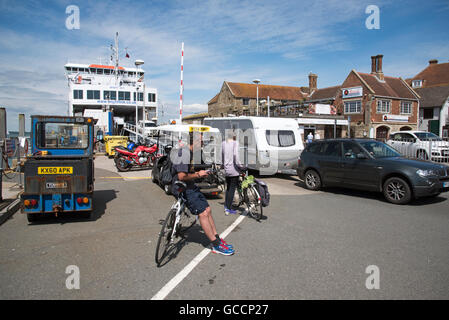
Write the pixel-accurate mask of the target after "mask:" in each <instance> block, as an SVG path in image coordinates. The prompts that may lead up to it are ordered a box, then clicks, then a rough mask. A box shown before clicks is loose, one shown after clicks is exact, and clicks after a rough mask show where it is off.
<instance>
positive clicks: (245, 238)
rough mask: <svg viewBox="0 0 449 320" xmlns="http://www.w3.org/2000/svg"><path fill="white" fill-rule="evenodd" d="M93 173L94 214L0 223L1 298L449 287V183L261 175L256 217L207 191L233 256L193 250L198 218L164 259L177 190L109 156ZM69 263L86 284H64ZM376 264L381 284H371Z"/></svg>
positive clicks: (386, 295) (443, 293) (348, 293)
mask: <svg viewBox="0 0 449 320" xmlns="http://www.w3.org/2000/svg"><path fill="white" fill-rule="evenodd" d="M95 178H96V181H95V193H94V207H95V210H94V212H93V214H92V216H91V217H90V218H86V217H82V216H78V215H70V214H66V215H61V216H59V217H57V218H55V217H49V218H48V219H44V220H42V221H40V222H38V223H34V224H29V223H28V222H27V220H26V216H25V215H22V214H19V213H17V214H15V215H14V216H12V218H11V219H9V220H8V221H7V222H6V223H4V224H3V225H1V226H0V299H74V300H76V299H151V298H153V297H155V295H156V294H158V293H159V292H160V291H161V289H162V288H167V286H168V287H169V290H168V291H166V293H167V294H166V295H165V296H164V298H165V299H168V300H177V299H192V300H228V299H236V300H252V299H257V300H265V299H280V300H284V299H288V300H291V299H449V251H448V250H447V244H448V243H449V233H448V232H447V230H448V228H449V212H448V210H447V208H448V203H449V202H448V200H449V197H448V193H443V194H441V195H440V196H438V197H435V198H428V199H421V200H419V201H414V202H412V203H411V204H410V205H407V206H397V205H392V204H390V203H388V202H386V201H385V200H383V198H382V195H381V194H378V193H370V192H361V191H360V192H357V191H351V190H347V189H342V188H328V189H325V190H323V191H319V192H311V191H309V190H306V189H305V188H304V187H303V183H302V182H301V181H300V180H298V179H297V178H296V177H294V176H285V175H276V176H272V177H261V178H262V180H264V181H265V182H267V184H268V187H269V190H270V193H271V195H272V197H271V203H270V206H269V207H266V208H264V215H265V219H263V220H261V221H260V222H257V221H255V220H254V219H251V218H250V217H245V216H240V215H230V216H225V215H224V212H223V202H224V199H223V198H222V197H218V198H210V199H209V200H208V201H209V204H210V206H211V208H212V214H213V217H214V221H215V224H216V226H217V229H218V232H219V233H223V232H225V231H227V230H231V229H232V231H231V232H229V233H228V234H227V235H226V241H227V242H229V243H231V244H233V245H234V247H235V248H236V253H235V254H234V255H233V256H231V257H226V256H221V255H216V254H206V255H205V256H204V257H202V258H201V260H200V259H198V257H199V255H200V254H201V253H202V252H204V250H205V248H206V247H207V245H208V240H207V238H206V237H205V235H204V233H203V232H202V231H201V228H200V227H199V226H198V225H195V226H194V227H192V229H190V230H189V232H188V233H187V235H186V238H185V239H184V240H183V241H181V242H180V245H179V247H178V250H177V251H176V252H174V254H173V255H172V256H171V257H170V259H169V260H168V261H167V262H166V263H165V264H164V265H163V266H161V267H159V268H158V267H157V266H156V263H155V262H154V253H155V247H156V241H157V237H158V234H159V231H160V228H161V223H162V222H163V220H164V219H165V216H166V215H167V213H168V211H169V209H170V206H171V205H172V204H173V202H174V198H173V197H171V196H167V195H165V193H164V191H163V190H162V189H161V188H160V187H158V186H157V185H155V184H153V183H152V182H151V180H150V171H149V170H144V171H131V172H125V173H118V172H117V170H115V168H114V166H113V161H112V159H108V158H106V157H97V159H96V160H95ZM206 253H207V252H206ZM192 262H193V268H191V269H190V268H189V266H192ZM70 266H76V267H77V268H78V270H79V275H80V287H79V289H69V288H68V287H67V285H66V284H67V281H69V279H70V278H69V277H70V275H71V272H70V270H71V269H70ZM372 266H375V267H377V268H378V270H379V272H380V273H379V279H380V281H379V288H378V289H369V288H368V287H367V282H368V280H369V277H370V274H369V270H371V269H370V267H372ZM179 275H182V278H181V281H179V282H177V284H176V285H175V286H170V284H171V283H173V279H177V277H178V278H179Z"/></svg>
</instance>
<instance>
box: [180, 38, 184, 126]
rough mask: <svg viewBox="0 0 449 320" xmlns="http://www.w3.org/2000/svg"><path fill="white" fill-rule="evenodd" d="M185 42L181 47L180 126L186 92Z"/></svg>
mask: <svg viewBox="0 0 449 320" xmlns="http://www.w3.org/2000/svg"><path fill="white" fill-rule="evenodd" d="M183 74H184V42H183V43H182V47H181V86H180V88H179V124H182V93H183V92H184V82H183Z"/></svg>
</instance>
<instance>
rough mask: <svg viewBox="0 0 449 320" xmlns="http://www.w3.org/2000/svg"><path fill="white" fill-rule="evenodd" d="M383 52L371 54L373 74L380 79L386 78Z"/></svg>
mask: <svg viewBox="0 0 449 320" xmlns="http://www.w3.org/2000/svg"><path fill="white" fill-rule="evenodd" d="M383 57H384V56H383V55H382V54H378V55H377V56H371V74H374V75H375V76H376V77H377V78H378V79H379V80H382V81H383V80H384V73H383V72H382V58H383Z"/></svg>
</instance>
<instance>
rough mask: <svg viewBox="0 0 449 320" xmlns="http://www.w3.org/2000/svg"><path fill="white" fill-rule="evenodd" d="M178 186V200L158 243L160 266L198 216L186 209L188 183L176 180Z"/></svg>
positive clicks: (165, 222) (163, 225)
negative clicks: (177, 240)
mask: <svg viewBox="0 0 449 320" xmlns="http://www.w3.org/2000/svg"><path fill="white" fill-rule="evenodd" d="M175 185H176V186H177V187H178V191H179V197H178V200H177V201H176V202H175V203H174V204H173V205H172V207H171V209H170V211H169V212H168V215H167V218H166V219H165V221H164V223H163V224H162V229H161V232H160V233H159V239H158V241H157V245H156V255H155V260H156V264H157V265H158V266H160V264H161V262H162V261H163V260H164V258H165V257H166V256H167V253H169V252H170V250H171V249H172V248H174V247H175V242H176V239H177V238H180V237H183V234H184V233H185V232H186V231H187V230H189V229H190V228H191V227H192V226H193V225H194V224H195V223H196V221H197V219H198V218H197V216H194V215H193V214H191V213H190V212H189V211H188V210H186V208H187V206H186V204H187V199H186V195H185V191H186V187H187V185H186V184H185V183H184V182H182V181H176V182H175Z"/></svg>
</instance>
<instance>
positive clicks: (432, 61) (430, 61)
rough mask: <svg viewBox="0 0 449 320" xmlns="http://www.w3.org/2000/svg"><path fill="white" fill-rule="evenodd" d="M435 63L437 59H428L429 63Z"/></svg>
mask: <svg viewBox="0 0 449 320" xmlns="http://www.w3.org/2000/svg"><path fill="white" fill-rule="evenodd" d="M437 63H438V60H437V59H432V60H429V64H437Z"/></svg>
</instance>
